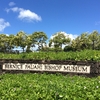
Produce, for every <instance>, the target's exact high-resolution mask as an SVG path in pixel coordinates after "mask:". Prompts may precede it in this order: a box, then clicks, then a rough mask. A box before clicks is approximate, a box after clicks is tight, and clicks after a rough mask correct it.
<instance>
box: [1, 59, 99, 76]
mask: <svg viewBox="0 0 100 100" xmlns="http://www.w3.org/2000/svg"><path fill="white" fill-rule="evenodd" d="M10 63H14V64H18V63H21V64H25V63H27V64H40V65H42V64H44V65H47V64H48V65H53V64H55V65H62V66H63V65H65V66H67V65H69V66H79V67H81V66H90V73H84V72H80V73H79V72H75V71H74V69H73V72H66V71H61V72H60V71H58V70H57V71H56V70H54V71H53V70H51V71H48V70H45V71H43V70H31V69H30V70H12V69H10V70H8V69H3V65H4V64H10ZM73 68H76V67H73ZM67 70H68V67H67ZM28 72H31V73H34V72H38V73H44V72H47V73H62V74H70V75H82V76H88V77H94V76H99V75H100V62H95V61H74V60H73V61H72V60H69V61H58V60H13V59H9V60H6V59H1V60H0V74H2V73H28Z"/></svg>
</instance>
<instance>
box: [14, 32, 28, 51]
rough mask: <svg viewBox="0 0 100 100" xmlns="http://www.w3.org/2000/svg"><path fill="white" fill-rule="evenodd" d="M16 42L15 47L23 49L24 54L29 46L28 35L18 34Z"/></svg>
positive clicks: (15, 38)
mask: <svg viewBox="0 0 100 100" xmlns="http://www.w3.org/2000/svg"><path fill="white" fill-rule="evenodd" d="M14 40H15V42H14V44H15V46H17V47H21V48H22V49H23V52H24V50H25V47H26V45H27V41H26V40H27V35H26V33H25V32H23V31H20V32H18V33H17V35H16V36H15V37H14Z"/></svg>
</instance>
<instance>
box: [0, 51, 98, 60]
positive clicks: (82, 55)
mask: <svg viewBox="0 0 100 100" xmlns="http://www.w3.org/2000/svg"><path fill="white" fill-rule="evenodd" d="M0 59H33V60H76V61H80V60H83V61H86V60H90V61H100V51H98V50H83V51H76V52H73V51H70V52H47V51H46V52H29V53H20V54H4V53H0Z"/></svg>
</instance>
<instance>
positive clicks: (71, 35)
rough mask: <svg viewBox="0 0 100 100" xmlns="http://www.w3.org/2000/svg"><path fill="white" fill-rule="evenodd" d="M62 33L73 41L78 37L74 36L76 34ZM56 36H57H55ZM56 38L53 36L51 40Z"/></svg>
mask: <svg viewBox="0 0 100 100" xmlns="http://www.w3.org/2000/svg"><path fill="white" fill-rule="evenodd" d="M57 33H59V32H57ZM60 33H63V34H64V35H65V36H66V37H69V38H71V40H73V39H75V38H76V37H77V36H78V35H74V34H68V33H66V32H60ZM54 36H55V35H54ZM54 36H51V38H50V39H52V38H53V37H54Z"/></svg>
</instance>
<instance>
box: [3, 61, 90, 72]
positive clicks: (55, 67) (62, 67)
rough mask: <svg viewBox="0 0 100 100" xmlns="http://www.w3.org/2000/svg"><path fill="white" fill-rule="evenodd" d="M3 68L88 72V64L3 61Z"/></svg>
mask: <svg viewBox="0 0 100 100" xmlns="http://www.w3.org/2000/svg"><path fill="white" fill-rule="evenodd" d="M2 69H3V70H30V71H48V72H49V71H51V72H75V73H90V66H85V65H62V64H34V63H17V64H16V63H4V64H3V68H2Z"/></svg>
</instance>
